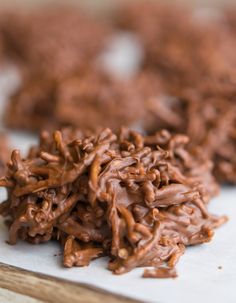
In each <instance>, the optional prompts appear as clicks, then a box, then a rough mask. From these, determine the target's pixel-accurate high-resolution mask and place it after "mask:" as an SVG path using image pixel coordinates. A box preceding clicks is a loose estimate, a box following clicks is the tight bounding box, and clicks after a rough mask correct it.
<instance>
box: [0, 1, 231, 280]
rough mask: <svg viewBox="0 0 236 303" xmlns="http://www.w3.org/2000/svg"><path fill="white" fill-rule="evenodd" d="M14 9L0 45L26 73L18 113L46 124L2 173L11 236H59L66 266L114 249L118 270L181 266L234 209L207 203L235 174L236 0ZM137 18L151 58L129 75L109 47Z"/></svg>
mask: <svg viewBox="0 0 236 303" xmlns="http://www.w3.org/2000/svg"><path fill="white" fill-rule="evenodd" d="M1 15H2V18H1V22H0V50H1V53H2V56H1V57H0V58H2V60H4V58H7V60H10V61H11V62H13V63H14V64H15V65H16V66H17V67H18V69H19V70H20V71H21V74H22V86H21V87H20V88H19V89H18V91H16V92H15V93H14V95H13V96H12V97H11V98H10V100H9V102H8V106H7V109H6V115H5V121H4V122H5V125H6V126H7V127H9V128H16V129H25V130H29V131H34V132H35V131H36V132H39V131H41V130H46V131H43V132H41V141H40V144H39V145H38V146H36V147H32V149H31V150H30V151H29V154H28V156H27V157H26V158H25V159H24V158H22V157H21V155H20V152H19V151H18V150H15V151H13V152H12V156H11V160H10V162H9V163H8V166H7V173H6V176H5V177H4V178H2V179H1V180H0V185H1V186H4V187H6V188H7V189H8V198H7V200H6V201H5V202H4V203H2V204H1V206H0V213H1V214H2V215H3V216H6V217H7V218H8V219H10V220H8V222H10V225H9V235H10V239H9V243H10V244H15V243H16V241H17V239H22V240H26V241H28V242H31V243H36V244H38V243H41V242H46V241H50V240H52V239H56V240H58V241H60V242H61V244H62V246H63V251H64V259H63V264H64V265H65V266H67V267H71V266H84V265H88V264H89V262H90V261H91V260H92V259H94V258H97V257H100V256H109V258H110V262H109V268H110V269H111V270H112V271H113V272H114V273H116V274H121V273H125V272H127V271H130V270H131V269H133V268H135V267H138V266H152V267H153V268H154V269H153V270H146V271H145V273H144V277H174V276H176V273H175V271H174V270H173V268H174V266H175V264H176V263H177V261H178V259H179V257H180V256H181V255H182V254H183V252H184V249H185V247H186V246H188V245H195V244H199V243H204V242H208V241H210V240H211V238H212V236H213V230H214V228H216V227H218V226H220V225H221V224H223V223H224V222H225V221H226V218H225V217H216V216H214V215H212V214H210V213H209V212H208V210H207V204H208V202H209V201H210V199H211V198H212V197H214V196H215V195H216V194H217V193H218V184H217V181H218V182H220V183H232V184H235V183H236V153H235V151H236V73H235V68H236V57H235V55H234V53H235V51H234V50H235V49H236V39H235V33H236V9H230V10H227V9H226V10H224V11H223V10H222V11H221V12H220V13H218V14H209V13H208V15H206V14H204V13H203V12H202V11H200V10H198V11H196V10H195V11H194V10H193V9H189V8H185V7H184V8H183V7H179V6H173V5H171V6H168V5H160V4H156V3H153V2H150V3H147V2H146V1H141V2H131V3H127V4H125V5H124V4H122V5H121V6H120V7H118V8H116V10H114V11H113V12H111V16H110V18H105V17H103V18H102V19H101V18H98V17H95V16H90V15H88V14H87V13H84V12H83V11H82V10H81V9H79V8H78V7H77V8H51V9H47V10H46V11H45V10H42V11H41V10H38V11H34V12H30V13H29V12H28V13H26V12H18V13H16V12H5V13H4V14H1ZM9 20H11V22H9ZM12 20H14V22H13V21H12ZM13 24H14V26H13ZM127 31H128V32H129V33H132V34H133V35H135V37H136V38H137V39H138V41H139V42H140V45H141V47H142V51H143V59H142V62H140V66H139V68H138V72H137V73H136V74H135V75H134V76H133V77H131V78H129V79H121V78H119V77H115V76H114V75H111V74H109V73H108V72H107V71H106V70H105V69H104V68H103V67H102V66H101V65H100V64H99V60H98V59H99V57H100V56H101V54H102V53H103V52H104V51H105V49H106V45H107V44H108V43H109V41H110V38H111V37H113V36H114V35H116V34H117V33H120V32H127ZM124 78H125V77H124ZM107 127H108V128H107ZM56 129H59V130H60V131H59V130H57V131H55V130H56ZM137 129H138V130H139V131H138V132H137V131H135V130H137ZM216 180H217V181H216Z"/></svg>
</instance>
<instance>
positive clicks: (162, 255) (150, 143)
mask: <svg viewBox="0 0 236 303" xmlns="http://www.w3.org/2000/svg"><path fill="white" fill-rule="evenodd" d="M187 144H188V138H187V137H186V136H184V135H174V136H172V135H170V133H169V132H168V131H165V130H162V131H160V132H157V133H156V134H155V135H153V136H142V135H141V134H139V133H137V132H134V131H130V130H128V129H125V128H124V129H122V130H121V131H120V132H119V134H117V135H116V134H114V133H113V132H112V131H111V130H109V129H105V130H103V131H100V132H98V133H97V134H96V133H93V134H90V135H87V134H84V133H81V132H79V131H71V130H70V129H65V130H63V131H62V132H60V131H56V132H54V133H53V135H52V136H51V135H50V134H49V133H48V132H43V133H42V135H41V142H40V144H39V146H38V147H33V148H32V149H31V151H30V153H29V155H28V157H27V158H26V159H23V158H22V157H21V155H20V152H19V151H18V150H14V151H13V152H12V156H11V161H10V162H9V163H8V171H7V174H6V176H5V177H4V178H2V179H1V181H0V184H1V186H4V187H6V188H7V191H8V198H7V200H6V201H5V202H3V203H2V204H1V214H2V215H3V216H5V217H8V218H10V222H11V223H10V225H9V243H10V244H16V242H17V240H18V239H22V240H25V241H28V242H30V243H34V244H38V243H42V242H47V241H50V240H52V239H54V240H57V241H60V242H61V244H62V246H63V251H64V257H63V264H64V266H66V267H72V266H85V265H88V264H89V263H90V261H91V260H93V259H95V258H98V257H101V256H109V258H110V261H109V269H110V270H112V271H113V273H115V274H123V273H126V272H128V271H130V270H132V269H133V268H135V267H140V266H141V267H145V266H152V267H154V270H151V271H150V270H148V271H146V272H145V274H144V276H145V277H167V276H169V277H174V276H176V273H175V272H174V270H173V268H174V267H175V264H176V263H177V261H178V259H179V258H180V256H181V255H182V254H183V253H184V249H185V247H186V246H188V245H195V244H200V243H205V242H208V241H210V240H211V238H212V236H213V233H214V232H213V230H214V229H215V228H216V227H218V226H220V225H221V224H223V223H224V222H225V220H226V218H225V217H217V216H214V215H212V214H210V213H209V212H208V210H207V203H208V202H209V200H210V199H211V198H212V197H213V196H214V195H215V194H217V192H218V186H217V185H216V183H215V181H214V178H213V177H212V175H211V168H212V165H211V162H209V161H208V160H207V159H205V158H204V157H202V156H201V152H200V151H194V152H190V151H188V149H187V147H186V145H187ZM164 265H167V267H165V268H163V266H164Z"/></svg>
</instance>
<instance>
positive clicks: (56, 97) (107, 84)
mask: <svg viewBox="0 0 236 303" xmlns="http://www.w3.org/2000/svg"><path fill="white" fill-rule="evenodd" d="M144 106H145V104H144V102H143V101H142V96H141V94H139V90H138V88H137V87H136V86H135V85H133V84H132V83H131V82H130V81H126V82H125V81H122V80H118V79H113V78H112V77H110V76H109V75H107V74H105V73H102V72H99V71H98V70H95V69H94V71H93V72H90V71H89V72H88V73H85V74H84V75H82V76H79V75H77V76H73V77H68V78H67V79H64V80H62V81H52V80H51V81H50V80H49V79H47V78H46V79H39V78H36V79H31V80H29V81H27V82H26V83H25V84H24V86H23V87H21V88H19V90H18V91H17V92H16V93H15V95H13V96H12V98H11V102H10V103H9V104H8V107H7V113H6V119H5V122H6V125H7V126H9V127H11V128H18V127H20V128H23V129H28V130H30V131H38V130H40V129H42V128H45V129H55V128H57V127H59V128H61V127H64V126H68V125H73V126H74V127H78V128H80V129H83V130H87V129H92V130H95V129H97V128H98V127H100V128H101V127H109V128H111V129H112V130H117V129H119V127H120V125H125V126H132V125H135V124H136V123H137V121H143V120H145V119H144V113H145V109H144Z"/></svg>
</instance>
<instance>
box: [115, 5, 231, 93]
mask: <svg viewBox="0 0 236 303" xmlns="http://www.w3.org/2000/svg"><path fill="white" fill-rule="evenodd" d="M232 11H235V9H234V8H232ZM228 19H229V17H228V15H227V14H226V12H225V11H224V10H223V9H222V10H221V11H219V12H218V15H217V12H214V11H213V12H210V10H207V11H206V12H204V10H203V9H201V10H200V9H199V10H194V9H189V8H187V7H182V6H178V5H174V6H173V5H163V4H162V5H160V4H157V3H153V2H150V3H149V5H147V3H146V2H145V1H139V2H138V3H137V2H135V3H132V2H129V3H128V4H127V5H125V6H123V7H121V9H120V12H119V13H118V16H117V18H116V24H117V25H118V27H119V28H121V29H124V30H129V31H132V32H134V33H136V34H137V35H138V37H139V39H140V40H141V42H142V45H143V47H144V54H145V56H144V61H143V68H144V69H145V70H153V71H155V73H156V74H157V75H160V76H161V77H162V78H163V79H165V82H166V83H167V84H169V89H170V90H171V91H172V92H173V91H174V90H175V88H176V87H177V89H180V88H186V87H189V86H190V87H194V85H195V84H199V83H201V82H203V81H207V80H209V79H210V80H215V79H219V80H221V81H222V80H227V79H229V78H231V79H232V78H233V79H235V76H236V75H235V65H236V60H235V56H234V49H235V44H236V40H235V36H234V33H233V32H232V27H233V26H232V23H233V22H229V20H228ZM231 19H233V18H231ZM222 85H224V83H223V81H222Z"/></svg>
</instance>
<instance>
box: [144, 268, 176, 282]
mask: <svg viewBox="0 0 236 303" xmlns="http://www.w3.org/2000/svg"><path fill="white" fill-rule="evenodd" d="M142 277H143V278H156V279H162V278H177V277H178V275H177V273H176V270H175V269H174V268H168V267H159V268H153V269H145V270H144V272H143V275H142Z"/></svg>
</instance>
